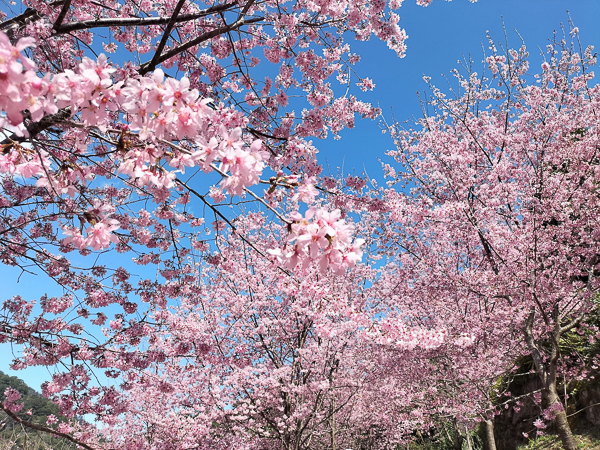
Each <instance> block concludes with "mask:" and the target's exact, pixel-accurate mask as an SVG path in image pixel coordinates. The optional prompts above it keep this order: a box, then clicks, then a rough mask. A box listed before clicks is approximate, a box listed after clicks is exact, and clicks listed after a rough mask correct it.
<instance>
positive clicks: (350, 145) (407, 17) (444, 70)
mask: <svg viewBox="0 0 600 450" xmlns="http://www.w3.org/2000/svg"><path fill="white" fill-rule="evenodd" d="M567 9H569V12H570V14H571V18H572V19H573V22H574V23H575V25H576V26H578V27H579V29H580V38H581V41H582V44H583V45H584V46H586V45H590V44H591V45H597V46H600V29H599V28H598V25H597V22H598V19H600V0H569V1H566V0H563V1H560V0H479V2H478V3H475V4H472V3H470V2H468V1H467V0H454V1H452V2H445V1H442V0H434V2H433V4H432V5H431V6H429V7H427V8H422V7H419V6H416V4H415V0H405V1H404V5H403V6H402V8H401V9H400V15H401V17H402V20H401V25H402V27H404V28H405V29H406V31H407V33H408V35H409V39H408V41H407V45H408V51H407V55H406V57H405V58H404V59H399V58H397V57H396V56H395V53H393V52H392V51H391V50H389V49H388V48H387V46H386V45H385V44H384V43H382V42H380V41H378V40H377V39H373V40H371V41H370V42H361V43H357V42H352V47H353V52H356V53H359V54H361V56H362V60H361V62H360V63H359V64H358V65H357V67H356V69H357V71H358V72H359V74H360V75H361V76H363V77H370V78H372V79H373V81H374V82H375V84H376V89H375V90H374V91H373V92H369V93H367V94H363V95H362V96H361V99H363V100H366V101H371V102H373V103H378V104H379V106H380V107H381V108H382V110H383V112H384V114H385V115H386V116H387V117H388V118H389V117H390V116H391V108H392V107H393V112H394V116H395V117H396V119H398V120H400V121H403V120H406V119H410V118H411V117H419V116H420V114H421V107H420V105H419V101H418V98H417V95H416V92H417V91H421V92H422V91H423V90H424V89H425V88H426V85H425V83H424V82H423V80H422V77H423V75H428V76H431V77H432V79H433V81H434V82H437V83H438V84H439V85H440V87H442V86H443V84H442V81H443V79H442V78H441V75H442V74H449V73H450V71H451V70H452V69H453V68H455V67H457V66H458V64H457V60H459V59H463V57H465V56H466V57H468V56H469V55H471V58H472V59H473V60H474V61H475V63H476V66H475V67H478V66H477V64H480V62H481V61H482V59H483V58H482V57H483V53H482V43H483V44H484V45H485V47H486V48H487V40H486V31H487V30H489V31H490V32H491V34H492V36H493V37H494V40H495V41H502V42H503V41H504V31H503V28H502V20H504V24H505V26H506V30H507V34H508V38H509V44H511V46H512V47H518V46H520V44H521V42H520V39H519V37H518V36H517V34H516V33H515V31H514V30H515V29H517V30H518V32H519V33H520V35H521V36H522V37H523V38H524V40H525V43H526V45H527V47H528V49H529V52H530V54H531V62H532V64H531V71H532V73H535V72H537V71H538V69H539V65H540V63H541V56H540V50H539V49H538V47H539V48H541V49H544V48H545V46H546V44H547V43H548V42H549V40H550V39H551V38H552V35H553V32H554V30H560V26H561V23H564V24H565V26H566V24H567V21H568V15H567ZM476 70H479V69H478V68H477V69H476ZM444 83H445V82H444ZM315 144H316V145H317V146H318V148H319V149H320V155H319V156H320V159H321V162H323V163H328V164H329V166H330V168H331V170H332V171H333V172H335V171H336V168H337V167H339V166H341V165H342V164H344V172H345V173H351V172H352V169H353V168H355V169H356V172H357V173H360V172H362V171H363V168H366V169H367V170H368V173H369V175H371V176H374V177H376V178H379V177H380V175H381V174H380V171H379V163H378V161H377V158H378V157H381V158H383V159H385V157H384V152H385V150H387V149H390V148H392V143H391V142H390V140H389V138H388V137H387V136H386V135H382V134H381V130H380V128H379V126H378V124H377V122H373V121H360V120H359V121H357V123H356V127H355V129H353V130H347V131H344V132H343V133H342V139H341V140H338V141H334V140H333V139H327V140H323V141H319V140H317V141H315ZM124 264H126V263H125V262H124ZM18 274H19V272H18V271H14V270H9V269H7V268H6V267H4V266H2V267H0V277H1V280H2V283H1V284H0V299H1V300H4V299H6V298H9V297H11V296H12V295H15V294H20V295H22V296H23V297H25V298H28V299H30V298H39V296H40V295H42V294H44V293H45V292H48V294H52V293H54V294H56V293H58V292H56V291H55V290H54V289H55V288H54V287H53V286H52V285H51V283H49V282H48V283H45V282H44V280H43V279H42V278H41V277H32V276H26V275H24V276H23V277H22V278H21V281H20V282H19V283H16V281H17V280H16V277H17V276H18ZM11 359H12V356H11V354H10V348H9V347H8V346H6V345H2V346H0V370H2V371H4V372H7V373H10V374H11V375H17V376H19V377H21V378H23V379H24V380H25V381H26V382H27V383H28V384H30V385H31V386H32V387H34V388H39V386H40V384H41V382H42V381H44V380H48V379H49V373H48V371H47V370H46V369H36V368H30V369H27V370H26V371H20V372H16V373H15V372H12V371H10V370H9V369H8V365H9V363H10V360H11Z"/></svg>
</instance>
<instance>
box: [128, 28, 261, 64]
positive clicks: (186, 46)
mask: <svg viewBox="0 0 600 450" xmlns="http://www.w3.org/2000/svg"><path fill="white" fill-rule="evenodd" d="M262 20H264V17H254V18H252V19H248V20H242V19H238V20H236V21H235V22H234V23H232V24H231V25H226V26H224V27H221V28H216V29H214V30H212V31H209V32H208V33H204V34H202V35H200V36H198V37H197V38H195V39H192V40H191V41H188V42H186V43H185V44H181V45H179V46H177V47H175V48H173V49H171V50H170V51H168V52H167V53H165V54H164V55H162V56H161V57H160V58H158V60H157V61H156V62H155V64H160V63H162V62H163V61H166V60H167V59H170V58H172V57H174V56H177V55H178V54H180V53H183V52H184V51H186V50H188V49H190V48H192V47H194V46H196V45H198V44H201V43H202V42H205V41H208V40H209V39H212V38H214V37H216V36H220V35H221V34H224V33H227V32H229V31H232V30H235V29H237V28H240V27H242V26H244V25H248V24H251V23H257V22H260V21H262ZM151 71H152V68H151V66H150V62H147V63H144V64H142V66H141V67H140V70H139V71H138V72H139V74H140V75H146V74H147V73H148V72H151Z"/></svg>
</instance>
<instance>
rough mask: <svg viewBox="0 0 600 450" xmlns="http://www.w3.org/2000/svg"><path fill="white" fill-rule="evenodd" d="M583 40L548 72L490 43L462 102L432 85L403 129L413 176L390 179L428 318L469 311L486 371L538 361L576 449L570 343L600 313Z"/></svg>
mask: <svg viewBox="0 0 600 450" xmlns="http://www.w3.org/2000/svg"><path fill="white" fill-rule="evenodd" d="M577 33H578V30H577V28H574V27H571V29H570V36H567V37H565V38H564V39H563V40H560V41H558V42H557V41H555V42H554V43H553V44H551V45H549V46H548V55H547V58H546V59H545V62H544V63H543V64H542V67H541V71H540V73H539V74H536V75H531V73H530V68H529V62H528V53H527V51H526V49H525V47H521V48H520V49H517V50H508V51H506V52H505V53H503V52H500V51H498V50H497V48H496V46H495V45H494V44H493V42H492V41H491V40H490V48H491V55H490V56H488V57H487V58H486V62H487V67H486V69H487V70H485V71H484V72H483V73H482V74H478V73H475V72H472V71H471V72H469V73H468V74H467V75H466V76H461V75H460V73H459V72H456V73H455V75H456V79H457V83H458V88H457V90H456V91H454V92H453V93H452V96H446V95H445V94H444V93H443V92H442V91H440V90H439V89H436V88H433V87H432V97H431V99H430V101H429V102H428V104H429V108H430V109H428V110H429V111H430V113H429V114H428V115H427V116H426V117H425V118H424V119H422V120H421V122H420V126H421V128H420V129H417V130H404V129H402V127H401V126H400V125H398V124H393V125H392V126H390V127H389V130H390V131H391V132H392V135H393V138H394V140H395V142H396V146H397V149H396V150H394V151H392V152H390V155H391V156H392V157H394V158H395V160H396V162H397V163H398V164H399V165H400V167H399V168H395V167H393V166H391V165H388V166H387V172H388V179H389V182H390V185H391V184H397V185H398V186H400V187H402V188H404V190H398V189H387V190H385V192H384V195H385V201H386V202H387V205H388V209H389V213H388V215H387V217H388V218H389V221H388V222H387V223H386V226H385V227H382V243H386V244H387V245H388V248H389V251H390V252H392V253H395V254H396V255H398V258H399V260H400V261H401V268H402V270H405V271H409V272H410V273H409V278H410V279H412V280H414V281H413V282H412V286H413V288H414V289H420V290H422V291H423V292H426V293H427V294H423V295H421V296H419V297H418V298H419V299H421V301H423V306H422V312H421V313H419V314H417V317H420V318H421V320H424V319H425V318H429V317H431V320H436V319H442V320H443V319H444V315H443V310H444V308H446V309H447V310H448V311H450V310H452V309H454V310H455V311H454V312H456V309H455V305H456V306H458V310H459V311H462V314H461V315H462V322H463V323H464V326H465V328H464V333H465V334H464V338H465V348H469V346H472V345H475V346H479V347H480V348H482V347H487V349H488V351H489V353H488V355H487V356H486V363H487V364H491V365H494V364H495V362H496V361H495V360H497V359H498V360H500V361H502V360H503V359H504V357H505V352H506V351H508V349H510V348H511V347H512V348H513V351H514V350H515V349H516V350H517V351H520V352H522V353H523V354H528V355H530V356H531V358H532V359H533V362H534V366H535V372H536V373H537V375H538V376H539V379H540V381H541V383H542V386H543V392H542V393H543V398H544V401H545V407H546V408H547V409H548V411H550V413H549V414H548V418H553V419H554V422H555V424H556V427H557V429H558V432H559V435H560V438H561V440H562V442H563V445H564V447H565V448H567V449H575V448H576V447H577V446H576V443H575V441H574V439H573V435H572V433H571V430H570V428H569V424H568V422H567V416H566V413H565V410H564V408H563V405H562V403H561V400H560V398H559V395H558V391H557V382H558V375H559V368H560V364H561V346H560V341H561V338H562V337H563V336H564V335H565V333H567V332H568V331H570V330H573V329H574V328H576V327H578V326H579V324H580V323H581V321H582V320H583V319H584V318H585V317H586V315H587V314H588V313H589V312H590V311H591V310H592V309H593V308H594V307H595V304H594V302H595V300H596V299H597V295H598V280H597V274H598V269H599V268H598V262H599V259H598V255H597V250H598V237H599V235H598V229H599V223H598V215H597V211H598V207H599V206H600V205H599V204H598V202H599V200H600V198H599V196H598V180H599V179H600V172H599V168H600V165H599V160H598V149H599V148H600V147H599V142H598V136H599V122H598V105H599V103H598V102H599V100H600V91H599V88H598V86H597V85H593V84H592V80H593V77H594V75H593V72H592V71H591V69H590V67H591V66H592V65H594V64H595V62H596V59H595V55H594V53H593V50H592V48H591V47H589V48H587V49H585V50H582V49H581V47H580V46H579V41H578V40H577ZM406 191H409V192H410V194H406V193H405V192H406ZM445 286H447V287H450V289H444V287H445ZM440 288H441V289H440ZM425 295H427V296H428V298H424V296H425ZM436 305H437V306H436ZM433 311H436V312H433ZM458 319H460V315H455V314H453V315H452V317H451V320H449V321H448V322H450V323H452V321H454V323H457V321H458ZM501 367H502V365H500V367H497V368H496V369H494V368H493V367H492V368H491V371H490V372H489V373H490V374H493V373H494V370H498V372H497V373H498V374H501V372H500V370H499V369H500V368H501ZM504 369H506V366H505V367H504ZM463 379H465V377H463Z"/></svg>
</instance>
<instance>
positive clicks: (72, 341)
mask: <svg viewBox="0 0 600 450" xmlns="http://www.w3.org/2000/svg"><path fill="white" fill-rule="evenodd" d="M400 3H401V2H397V1H391V2H385V1H382V2H360V1H359V2H356V1H353V2H345V3H344V2H342V3H339V2H338V3H327V2H325V3H323V2H316V3H315V2H312V1H309V2H304V1H297V2H292V3H289V4H281V3H280V2H272V1H264V2H256V1H254V0H250V1H248V2H229V3H227V2H226V3H207V4H200V3H190V2H185V1H184V0H179V1H177V2H163V1H159V2H147V1H143V2H141V3H136V2H108V3H107V2H96V1H93V2H79V1H73V0H64V1H56V2H43V1H37V0H33V1H29V0H27V1H26V2H23V6H26V8H25V9H24V10H23V11H22V12H20V13H14V14H13V13H12V12H3V13H2V15H3V16H4V17H3V19H4V21H3V22H2V23H1V24H0V30H1V31H0V128H1V129H2V130H1V131H2V134H3V137H2V139H1V142H0V145H1V151H0V174H1V178H0V183H1V185H2V190H1V191H0V259H1V261H2V263H3V264H5V265H8V266H12V267H17V268H20V269H21V270H23V271H27V272H33V273H40V272H41V273H44V274H45V275H47V276H48V277H49V278H50V279H52V280H53V281H54V282H55V284H56V286H58V287H59V290H60V294H57V295H44V296H42V297H41V298H39V299H35V300H33V299H24V298H21V297H19V296H15V297H13V298H11V299H8V300H6V301H4V302H3V304H2V309H1V310H0V342H2V343H11V344H14V345H19V346H21V353H20V354H19V356H18V357H17V359H15V361H13V365H12V367H13V368H14V369H22V368H25V367H29V366H46V367H50V368H52V369H53V378H52V381H51V382H49V383H47V384H46V385H45V386H44V387H43V391H44V395H46V396H48V397H51V398H53V399H54V400H55V401H56V402H57V403H58V405H59V406H60V409H61V414H63V415H64V416H67V417H77V416H82V415H85V414H95V415H96V416H97V417H98V418H101V419H102V420H103V421H104V422H105V424H106V427H107V428H106V429H109V427H111V426H113V425H114V424H116V423H117V422H118V421H119V420H120V419H119V417H121V415H122V414H126V413H128V412H129V411H130V408H131V404H132V403H131V402H127V401H125V400H124V399H125V397H124V395H123V393H122V392H121V391H120V389H119V387H118V383H116V382H115V383H114V384H111V383H99V382H98V381H96V374H97V373H100V372H101V373H102V374H103V376H104V377H106V378H108V379H119V380H121V378H119V377H121V376H124V374H127V375H129V374H130V373H135V372H136V371H140V372H141V371H144V370H147V369H148V368H149V367H151V366H153V367H157V366H160V367H162V366H163V365H164V364H167V365H170V366H171V368H172V370H171V371H168V370H166V369H165V375H164V376H165V377H166V378H168V377H172V376H174V375H173V374H174V373H175V372H174V371H175V369H176V366H177V362H176V361H177V359H176V358H175V356H176V355H175V354H167V353H165V352H163V351H162V350H160V349H156V348H154V343H153V342H150V340H151V336H157V339H159V338H160V339H161V340H167V341H169V339H171V338H169V337H168V336H170V335H171V334H170V333H171V332H170V331H169V327H175V318H174V317H171V316H172V315H171V312H170V311H171V309H170V308H171V307H172V306H173V305H175V304H176V302H178V301H181V299H182V298H183V297H182V296H187V295H188V294H189V291H190V290H193V289H195V288H196V286H197V282H198V267H197V266H196V264H200V265H202V264H204V263H208V264H216V263H218V262H220V261H222V259H223V256H222V255H221V251H222V249H223V245H221V239H222V236H223V235H224V234H223V233H225V229H224V228H228V229H229V234H227V236H230V237H231V239H234V238H235V239H236V242H243V245H244V248H245V249H246V250H247V251H249V252H251V253H252V252H254V253H252V255H250V256H248V257H249V258H252V259H259V260H263V261H264V263H265V264H267V263H268V264H269V265H270V266H269V267H271V268H272V270H276V271H277V273H279V274H280V275H281V277H283V279H286V277H287V278H289V279H290V280H292V279H293V278H294V276H295V273H297V272H298V273H299V272H302V271H310V270H315V275H314V277H319V276H321V277H328V276H334V274H338V275H339V274H343V273H345V271H347V270H348V269H351V268H352V267H353V266H355V265H356V263H357V262H358V261H359V260H360V259H361V255H362V253H363V242H362V241H361V240H360V238H359V237H358V236H357V233H356V232H355V228H354V225H353V224H352V220H351V218H350V217H348V216H347V214H346V212H347V208H345V207H344V205H343V204H340V201H339V200H336V201H335V202H333V204H327V203H326V202H324V201H322V200H319V198H318V194H319V192H320V191H318V190H317V188H316V186H317V185H318V184H319V178H318V177H319V175H320V172H321V167H320V166H319V164H318V163H317V161H316V158H315V155H316V153H317V150H316V148H315V147H314V146H313V145H312V144H311V143H310V141H308V140H307V138H310V137H326V136H327V135H328V134H333V135H337V134H338V133H339V132H340V131H341V130H342V129H344V128H347V127H352V126H353V125H354V120H355V117H357V116H360V117H371V118H372V117H375V115H376V113H377V111H376V109H375V108H373V107H372V106H371V105H369V104H367V103H364V102H362V101H360V100H359V99H358V98H357V97H356V96H355V95H354V94H353V92H354V91H355V90H359V89H360V90H368V89H372V88H373V83H372V81H371V80H370V79H368V78H359V77H357V76H356V75H355V74H354V72H353V71H352V70H351V69H352V66H353V65H354V64H355V63H356V62H357V61H358V60H359V56H358V55H356V54H353V53H352V52H351V49H350V46H349V44H348V43H346V42H345V39H346V38H348V37H351V36H354V37H355V38H356V39H358V40H366V39H369V38H370V37H371V36H373V35H374V36H376V37H377V38H379V39H381V40H383V41H385V42H386V43H387V44H388V46H389V47H390V48H391V50H392V51H394V52H395V53H396V54H397V55H399V56H402V55H403V54H404V40H405V38H406V34H405V33H404V31H403V30H402V29H401V28H400V27H399V26H398V20H399V17H398V15H397V13H396V10H397V9H398V8H399V6H400ZM421 3H423V4H425V5H426V4H427V3H429V2H421ZM19 6H20V5H19ZM99 35H103V36H105V37H104V38H102V39H101V40H99V38H98V36H99ZM106 55H109V56H110V55H112V56H111V59H109V58H108V57H107V56H106ZM269 68H270V69H269ZM269 70H271V71H272V74H271V75H270V76H265V72H269ZM269 73H270V72H269ZM357 84H358V86H356V85H357ZM348 89H349V90H350V94H349V95H346V92H347V91H348ZM260 185H264V186H265V188H266V189H265V190H264V191H263V190H262V189H259V188H258V186H260ZM242 198H243V199H244V200H243V201H244V202H247V201H248V200H251V201H252V202H255V203H256V204H258V206H260V208H263V210H265V211H269V214H274V216H275V218H276V219H275V220H276V221H277V222H278V223H279V224H280V225H281V226H282V227H283V228H282V231H281V232H280V233H279V234H278V236H279V239H277V240H276V239H270V240H262V241H256V242H254V241H253V239H252V237H251V236H246V235H245V234H246V231H247V227H246V226H244V227H240V226H239V224H238V223H237V222H238V221H239V222H240V223H241V224H245V223H246V221H247V220H248V219H247V218H248V217H252V214H253V213H254V211H255V210H254V209H253V208H254V206H255V205H252V206H250V207H246V209H243V208H242V207H240V208H239V210H238V211H237V212H236V214H237V217H236V214H231V213H229V212H225V211H227V210H224V209H223V208H222V206H228V205H229V204H232V203H235V202H238V201H239V200H240V199H242ZM336 202H337V203H336ZM198 211H200V212H198ZM240 240H241V241H240ZM238 256H239V255H237V256H236V257H238ZM117 258H119V259H120V261H125V262H124V263H121V262H119V263H115V260H116V259H117ZM131 261H132V262H131ZM130 262H131V263H130ZM119 266H121V267H119ZM275 268H276V269H275ZM148 272H149V273H151V274H152V276H147V273H148ZM316 273H318V275H316ZM174 280H177V282H175V281H174ZM282 283H283V281H282ZM273 307H275V306H273ZM227 308H229V305H227ZM184 311H185V313H186V314H187V313H189V314H191V313H192V312H190V311H189V308H188V309H184ZM222 311H226V308H225V307H223V308H222ZM182 313H183V312H182ZM194 313H195V311H194ZM223 313H224V314H225V312H223ZM281 314H283V312H282V313H281ZM224 320H225V319H224ZM323 320H325V319H323ZM172 333H173V336H175V335H176V334H177V333H178V331H177V330H176V329H175V328H174V329H173V330H172ZM213 333H214V330H213ZM348 339H349V338H348ZM169 342H170V341H169ZM156 345H157V346H158V343H157V344H156ZM165 345H166V344H165ZM227 345H229V344H227ZM282 345H283V344H282ZM286 345H290V344H286ZM352 348H357V350H356V351H357V352H359V351H364V350H363V349H362V347H360V345H359V344H353V347H352ZM227 351H228V352H229V353H228V354H227V355H229V356H227V358H229V359H228V360H227V361H228V364H229V363H230V362H231V361H232V359H231V358H230V355H231V354H234V353H232V352H233V350H230V349H227ZM265 351H266V350H265ZM352 351H354V350H352ZM328 355H329V356H327V355H325V356H323V355H320V356H318V357H319V358H321V360H320V361H329V362H327V363H323V364H329V365H330V366H331V364H333V362H332V361H334V359H332V358H334V357H333V356H331V355H332V354H331V353H330V354H328ZM167 356H169V357H173V358H175V359H173V360H172V361H171V360H167V359H164V358H166V357H167ZM349 367H352V366H351V365H350V366H349ZM223 370H225V369H223ZM219 376H221V375H219ZM344 376H345V375H344ZM221 377H222V376H221ZM140 380H141V378H140V379H138V381H140ZM219 380H221V379H219ZM321 381H323V380H321ZM219 382H221V381H219ZM140 383H141V384H140V386H138V387H136V388H135V389H137V391H135V392H139V393H140V394H139V395H142V394H141V393H142V392H143V391H144V389H145V388H144V387H143V383H142V382H141V381H140ZM311 383H312V381H311ZM323 383H325V381H323ZM311 386H312V385H311ZM125 387H128V385H126V384H125V385H123V386H122V388H123V389H125ZM303 389H304V388H303ZM311 389H312V388H311ZM323 389H325V388H323ZM348 389H350V388H348ZM315 392H317V391H315ZM323 392H326V396H327V398H328V400H327V402H326V403H325V404H326V405H329V406H328V407H329V408H330V410H331V411H335V409H336V408H337V407H336V406H332V405H334V404H338V405H340V404H342V403H343V402H345V401H346V400H344V399H345V398H346V399H347V398H348V396H349V394H348V393H347V392H346V393H344V394H340V397H339V398H338V397H337V395H338V394H337V393H335V395H334V394H332V393H331V392H330V391H327V390H326V389H325V390H324V391H323ZM336 392H337V391H336ZM348 392H349V391H348ZM9 394H10V393H9ZM11 395H12V394H11ZM11 395H8V397H7V399H6V400H4V402H3V403H2V409H3V410H4V411H5V412H6V413H7V414H9V415H11V414H12V416H11V417H13V418H14V419H15V420H17V417H16V416H14V413H15V410H18V405H19V403H18V402H16V400H15V399H13V398H12V396H11ZM236 395H237V394H236ZM265 395H266V394H265ZM315 395H316V394H315ZM323 395H325V394H322V395H321V397H319V398H323ZM344 396H345V397H344ZM231 398H233V397H231V396H230V399H231ZM332 399H335V400H332ZM13 400H15V401H13ZM307 401H308V400H307ZM15 402H16V403H15ZM332 402H333V403H332ZM340 402H341V403H340ZM290 404H292V403H290ZM314 404H318V405H320V406H319V407H322V406H323V405H322V404H320V403H318V402H317V401H313V405H314ZM232 405H233V403H231V404H228V405H227V408H229V407H231V406H232ZM178 407H179V406H174V408H173V409H171V410H170V411H172V413H173V414H176V411H177V408H178ZM223 408H225V406H223ZM294 408H295V406H294ZM131 413H132V414H133V410H131ZM302 414H304V413H302ZM323 414H325V415H323V416H320V417H321V418H323V417H328V416H327V414H329V413H323ZM336 414H337V413H336ZM340 414H341V413H340ZM223 417H225V416H223ZM302 417H304V416H302ZM344 417H346V416H344ZM182 420H183V419H182ZM301 420H308V419H306V418H304V419H301ZM312 420H313V419H311V421H312ZM323 420H325V419H323ZM336 420H337V419H336ZM344 420H346V419H344ZM348 420H349V419H348ZM365 420H366V419H365ZM369 420H371V422H368V420H367V421H366V422H365V423H372V421H373V420H374V419H373V418H371V419H369ZM325 421H326V420H325ZM23 423H24V425H28V424H27V423H26V422H23ZM311 423H312V422H311ZM318 423H319V425H318V426H321V427H322V426H324V425H323V422H322V421H321V422H318ZM340 423H341V422H340ZM138 425H139V424H138ZM205 425H206V424H205ZM156 426H158V422H156ZM173 426H175V425H173ZM286 426H287V425H286ZM311 426H312V425H311ZM315 426H316V425H315ZM365 426H367V427H368V425H365ZM114 429H115V430H116V429H117V428H114ZM45 430H46V431H48V432H52V433H54V434H57V435H60V436H63V437H64V436H68V437H69V439H71V440H73V441H75V442H77V443H79V445H81V446H83V447H85V448H101V447H102V446H103V445H104V444H105V443H106V441H104V440H103V437H102V436H101V435H99V434H98V432H97V430H95V429H94V428H93V427H91V426H89V425H87V424H86V423H84V422H73V423H70V424H66V423H60V424H55V423H53V422H52V421H49V422H48V424H47V426H46V427H45ZM286 433H287V431H286ZM290 433H291V432H290ZM334 434H335V433H334ZM346 434H347V433H346ZM288 435H289V436H292V434H288ZM300 435H301V437H302V439H304V437H303V436H305V435H304V434H302V433H300ZM300 435H294V436H296V437H293V438H292V437H290V438H289V439H296V441H294V442H299V441H298V440H297V439H300V438H299V437H297V436H300ZM124 436H125V435H124ZM112 439H116V438H114V437H113V438H112ZM244 439H245V437H244ZM286 439H288V438H286ZM340 439H341V438H340ZM344 439H349V438H347V437H344ZM115 442H116V441H115ZM157 442H158V441H157ZM161 442H163V441H161ZM164 442H166V441H164ZM290 442H291V441H290ZM123 445H124V446H126V445H128V443H127V442H123ZM140 445H141V444H140ZM149 445H150V444H149ZM211 445H212V444H211ZM162 448H164V447H162Z"/></svg>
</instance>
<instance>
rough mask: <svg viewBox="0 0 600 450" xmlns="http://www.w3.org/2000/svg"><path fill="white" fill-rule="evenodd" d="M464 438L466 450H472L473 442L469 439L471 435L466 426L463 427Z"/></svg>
mask: <svg viewBox="0 0 600 450" xmlns="http://www.w3.org/2000/svg"><path fill="white" fill-rule="evenodd" d="M465 436H466V437H467V449H468V450H473V441H472V439H471V434H470V433H469V430H468V429H467V426H466V425H465Z"/></svg>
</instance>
